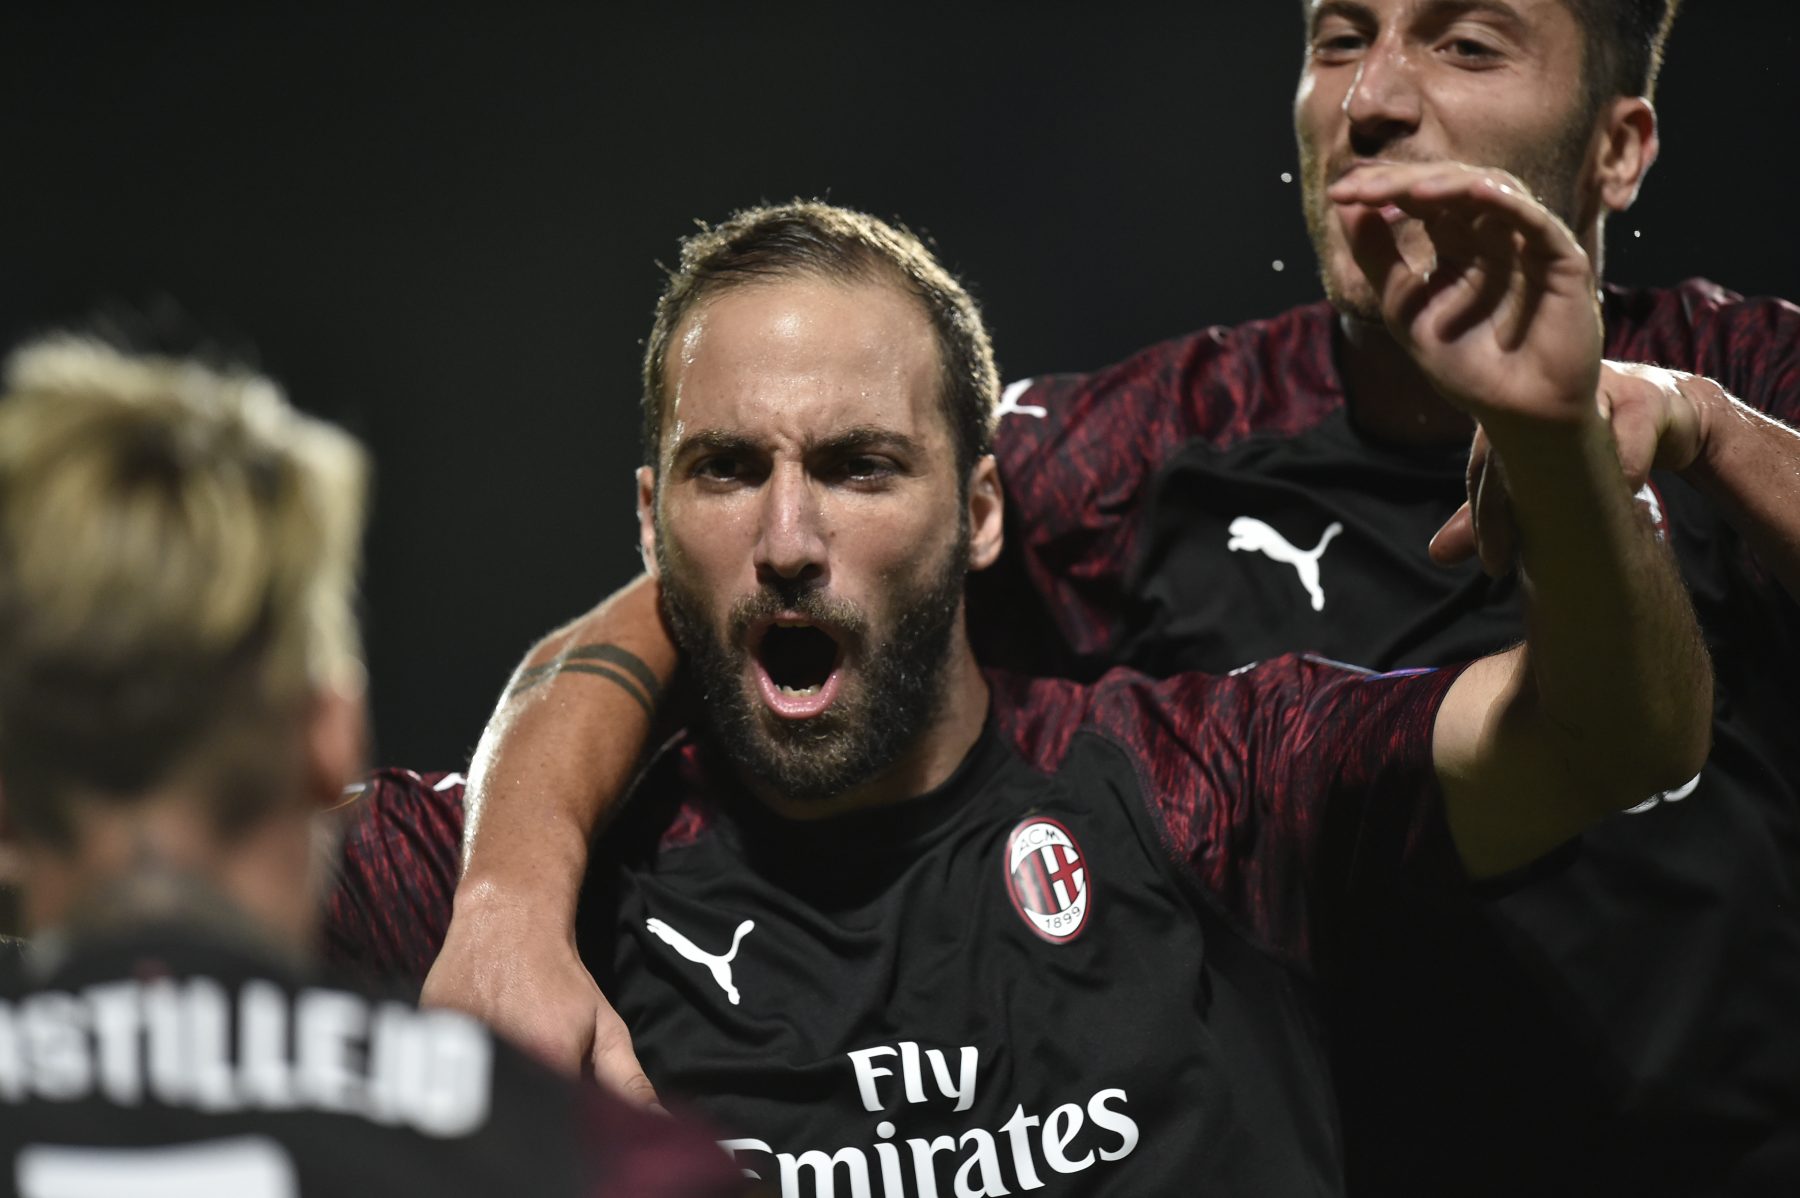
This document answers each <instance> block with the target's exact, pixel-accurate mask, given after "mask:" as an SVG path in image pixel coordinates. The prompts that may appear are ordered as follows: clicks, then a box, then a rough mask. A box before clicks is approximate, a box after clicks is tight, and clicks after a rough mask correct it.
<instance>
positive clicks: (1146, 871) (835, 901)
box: [579, 658, 1460, 1198]
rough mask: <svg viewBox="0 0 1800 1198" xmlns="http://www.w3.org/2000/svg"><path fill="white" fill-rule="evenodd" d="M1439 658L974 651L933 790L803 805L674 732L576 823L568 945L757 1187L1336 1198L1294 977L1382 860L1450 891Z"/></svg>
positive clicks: (1137, 1197)
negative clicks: (1159, 666)
mask: <svg viewBox="0 0 1800 1198" xmlns="http://www.w3.org/2000/svg"><path fill="white" fill-rule="evenodd" d="M1453 677H1454V675H1453V673H1451V672H1448V671H1445V672H1439V673H1430V674H1425V675H1421V676H1408V677H1374V676H1369V675H1364V674H1360V673H1356V672H1351V671H1346V670H1344V669H1342V668H1340V667H1335V666H1331V665H1328V664H1323V663H1319V662H1316V661H1311V660H1301V659H1293V658H1289V659H1283V660H1282V661H1279V662H1274V663H1270V664H1268V665H1266V666H1264V667H1261V668H1259V669H1256V670H1253V671H1249V672H1246V673H1244V674H1241V675H1239V676H1236V677H1232V678H1213V677H1209V676H1203V675H1184V676H1181V677H1179V678H1176V679H1173V680H1170V681H1167V682H1163V683H1152V682H1150V681H1149V680H1147V679H1145V678H1143V677H1142V676H1140V675H1133V674H1125V673H1122V672H1121V673H1116V674H1112V675H1109V676H1107V677H1106V678H1105V679H1102V680H1101V681H1100V682H1099V683H1098V684H1097V685H1095V686H1092V687H1083V686H1077V685H1075V684H1070V683H1057V682H1022V681H1014V680H1008V679H1003V678H995V679H993V685H994V699H993V710H992V715H991V717H990V720H989V723H988V726H987V728H986V729H985V730H984V732H983V734H982V737H981V739H980V741H979V742H978V744H977V746H976V748H975V749H974V750H973V751H972V752H971V753H970V755H969V757H968V758H967V759H966V760H965V761H964V763H963V764H962V766H961V767H960V769H959V770H958V771H957V773H956V774H955V775H954V776H953V777H952V778H951V779H950V780H949V781H948V782H946V783H945V784H944V785H943V786H942V787H941V788H940V789H938V790H937V791H934V792H933V793H931V794H929V795H926V796H923V797H920V798H917V799H914V800H910V801H908V802H904V803H900V804H896V805H893V806H890V807H886V808H882V809H878V810H873V811H868V812H862V813H857V814H852V815H846V816H842V817H837V818H832V819H828V820H823V821H792V820H786V819H782V818H779V817H776V816H774V815H773V814H771V813H770V812H769V811H768V810H767V809H766V808H765V807H763V806H762V805H760V804H759V803H757V802H756V801H755V800H753V799H750V798H747V797H746V796H744V795H742V794H741V793H739V792H738V790H737V788H736V785H735V783H734V782H733V781H732V780H731V773H730V771H729V769H723V770H721V769H718V768H716V767H715V766H714V765H713V763H711V762H710V761H709V760H708V755H707V754H706V752H705V751H704V750H703V749H702V748H701V747H700V745H699V744H697V743H695V742H693V741H681V742H678V743H677V744H676V745H675V746H674V747H673V748H670V749H667V750H665V752H664V754H663V755H662V757H661V758H660V759H659V761H658V762H657V764H656V765H655V766H654V767H653V768H652V770H651V771H650V773H649V774H648V775H647V777H646V778H645V780H644V781H643V782H642V783H641V784H640V786H639V788H638V790H637V792H636V794H635V795H634V797H633V799H632V800H631V804H630V806H629V807H628V808H627V811H626V814H625V816H624V818H623V821H622V822H621V823H620V824H619V825H617V826H615V827H614V828H613V829H612V830H610V831H609V833H608V836H607V837H606V838H605V840H604V841H603V843H602V844H601V845H600V846H598V848H597V850H596V852H597V856H596V859H595V862H594V865H593V867H592V868H591V869H590V873H589V879H590V882H589V887H588V889H587V892H586V893H585V894H584V898H583V905H582V911H581V918H580V921H579V924H580V931H579V935H580V941H581V945H582V951H583V958H584V960H586V961H587V962H588V963H589V965H590V966H591V967H592V968H593V969H594V970H595V974H596V978H597V980H598V981H599V982H600V984H601V987H602V989H603V990H604V991H605V993H606V994H607V995H608V997H609V998H610V999H611V1001H612V1002H613V1004H614V1006H615V1007H617V1008H618V1010H619V1012H620V1013H621V1015H623V1017H624V1018H625V1021H626V1023H627V1025H628V1026H629V1027H630V1028H631V1029H632V1037H633V1043H634V1045H635V1047H636V1050H637V1053H638V1057H639V1059H640V1060H641V1061H642V1062H643V1064H644V1066H645V1069H646V1071H647V1072H648V1073H649V1075H650V1077H651V1078H652V1080H653V1081H654V1082H655V1083H656V1085H657V1087H658V1090H659V1092H662V1093H666V1094H676V1095H680V1096H682V1097H684V1098H687V1099H690V1100H691V1101H693V1102H694V1103H696V1104H697V1105H699V1106H700V1108H701V1109H702V1110H703V1111H705V1112H706V1113H707V1114H708V1115H709V1116H711V1117H712V1118H713V1120H714V1121H715V1122H716V1123H717V1124H719V1125H720V1126H721V1127H722V1128H724V1129H725V1130H726V1132H727V1133H728V1135H729V1136H730V1137H731V1138H730V1139H729V1140H728V1141H727V1144H728V1146H729V1147H731V1148H732V1150H733V1151H734V1153H735V1155H736V1156H737V1158H738V1161H739V1163H740V1164H742V1165H743V1166H744V1167H745V1168H746V1169H748V1170H750V1171H751V1172H753V1173H755V1174H756V1175H757V1176H759V1177H760V1178H761V1179H763V1180H764V1181H765V1182H768V1183H772V1184H774V1185H775V1186H776V1187H778V1190H779V1192H780V1193H781V1194H782V1195H783V1196H784V1198H815V1196H823V1195H831V1194H839V1195H843V1194H852V1195H862V1196H875V1198H903V1196H904V1198H913V1196H917V1195H934V1194H941V1195H950V1194H958V1195H975V1194H983V1195H999V1194H1017V1193H1025V1192H1035V1191H1041V1192H1042V1193H1044V1194H1046V1195H1065V1194H1070V1195H1072V1194H1083V1195H1102V1194H1105V1195H1132V1196H1134V1198H1142V1196H1145V1195H1164V1194H1197V1195H1246V1196H1249V1195H1284V1196H1297V1195H1328V1194H1336V1193H1339V1192H1340V1189H1341V1162H1340V1159H1339V1158H1340V1144H1339V1136H1338V1131H1337V1123H1336V1118H1335V1114H1334V1110H1333V1104H1332V1101H1331V1098H1330V1092H1329V1082H1328V1077H1327V1069H1326V1064H1325V1059H1324V1056H1323V1048H1322V1045H1321V1042H1320V1039H1319V1036H1318V1029H1317V1026H1316V1020H1315V1017H1314V1012H1313V1009H1312V995H1311V991H1312V988H1313V984H1314V973H1315V970H1316V968H1317V965H1318V963H1319V962H1320V961H1321V960H1322V959H1324V958H1325V957H1327V956H1328V955H1329V954H1330V953H1331V952H1332V948H1331V945H1332V944H1333V943H1334V942H1335V941H1336V939H1337V938H1338V936H1339V934H1340V930H1341V929H1342V928H1343V927H1344V926H1345V925H1347V924H1351V923H1354V922H1355V921H1356V920H1357V919H1359V918H1361V914H1360V913H1361V910H1362V908H1363V906H1364V904H1365V903H1366V902H1367V901H1368V898H1369V895H1370V894H1371V893H1378V892H1379V891H1381V890H1382V889H1384V888H1385V887H1387V886H1388V885H1390V884H1391V881H1392V878H1393V877H1394V876H1395V875H1396V874H1397V873H1399V872H1400V871H1401V870H1402V869H1403V868H1407V869H1411V870H1413V871H1416V872H1418V873H1420V874H1430V875H1433V876H1436V877H1438V878H1440V879H1442V880H1443V881H1444V883H1445V884H1446V885H1447V886H1450V887H1451V888H1454V887H1455V886H1456V885H1458V884H1459V882H1458V881H1457V879H1459V878H1460V871H1459V867H1458V866H1457V864H1456V861H1455V856H1454V851H1453V849H1452V847H1451V846H1450V844H1449V840H1448V832H1447V830H1446V828H1445V826H1444V823H1443V820H1442V810H1441V803H1440V801H1439V798H1438V792H1437V787H1436V781H1435V774H1434V772H1433V770H1432V768H1431V750H1430V745H1431V730H1432V727H1433V722H1434V719H1435V715H1436V711H1437V708H1438V705H1439V703H1440V702H1441V699H1442V696H1443V695H1444V693H1445V692H1446V690H1447V689H1448V687H1449V684H1450V682H1451V681H1452V680H1453Z"/></svg>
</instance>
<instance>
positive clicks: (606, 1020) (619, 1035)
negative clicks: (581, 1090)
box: [592, 1006, 662, 1110]
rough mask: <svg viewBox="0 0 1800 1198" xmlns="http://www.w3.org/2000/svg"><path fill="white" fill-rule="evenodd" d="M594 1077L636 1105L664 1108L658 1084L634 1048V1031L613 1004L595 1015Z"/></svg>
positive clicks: (604, 1007)
mask: <svg viewBox="0 0 1800 1198" xmlns="http://www.w3.org/2000/svg"><path fill="white" fill-rule="evenodd" d="M592 1064H593V1069H594V1080H595V1081H597V1082H599V1083H600V1084H601V1085H603V1086H605V1087H606V1088H607V1089H609V1090H611V1091H612V1092H613V1093H615V1094H617V1095H619V1097H621V1098H623V1099H625V1100H626V1101H627V1102H630V1103H632V1104H634V1105H636V1106H644V1107H652V1108H655V1109H659V1110H660V1109H661V1107H662V1104H661V1102H659V1101H658V1100H657V1097H656V1087H655V1086H653V1085H651V1084H650V1078H649V1077H648V1076H647V1075H646V1074H645V1073H644V1067H643V1066H642V1065H640V1064H639V1063H638V1059H637V1053H636V1052H634V1051H632V1047H631V1033H630V1032H628V1031H627V1030H626V1029H625V1021H624V1020H622V1019H620V1018H619V1016H618V1013H617V1012H615V1011H614V1010H613V1009H612V1008H611V1007H610V1006H603V1007H602V1009H601V1010H599V1011H597V1012H595V1015H594V1051H593V1057H592Z"/></svg>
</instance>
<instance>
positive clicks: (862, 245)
mask: <svg viewBox="0 0 1800 1198" xmlns="http://www.w3.org/2000/svg"><path fill="white" fill-rule="evenodd" d="M698 241H699V242H700V243H703V244H696V243H690V246H689V250H688V253H687V254H685V255H684V258H683V263H684V272H685V271H686V269H687V268H689V267H693V268H695V269H697V270H698V269H700V268H702V267H703V268H704V272H703V274H700V275H697V276H696V278H704V279H708V280H710V282H709V283H708V284H707V285H706V286H704V287H700V286H699V284H698V282H696V281H694V280H689V279H688V278H686V276H685V273H684V275H678V276H677V278H676V279H675V280H674V281H673V282H672V283H671V287H670V295H669V296H665V298H664V301H663V303H662V305H661V307H660V308H659V311H658V317H657V331H656V334H655V335H654V337H653V339H652V343H651V351H650V359H649V360H650V365H649V366H647V368H646V371H645V374H646V380H647V392H646V394H647V395H648V396H649V397H651V398H650V400H649V408H650V411H651V413H652V424H651V428H653V429H655V430H656V432H657V440H656V442H655V444H654V449H653V453H652V461H654V462H655V463H656V465H655V466H654V467H649V466H647V467H645V468H643V469H642V470H640V472H639V500H640V526H641V533H642V538H643V546H644V550H645V556H646V560H647V561H648V562H649V563H650V565H651V568H652V569H653V570H654V571H655V572H656V573H657V574H658V576H659V578H660V581H661V584H662V591H663V599H664V610H665V612H666V613H667V615H668V617H669V621H670V625H671V627H672V629H673V631H674V633H675V635H676V639H677V640H678V641H679V643H680V644H681V646H682V648H683V649H684V650H686V651H687V653H688V655H689V658H690V660H691V661H692V663H693V664H694V666H695V669H696V673H697V675H698V677H699V679H700V681H701V684H702V689H703V691H704V694H705V699H706V704H707V712H708V716H709V723H710V725H711V727H712V729H713V731H714V733H715V734H716V736H717V738H718V739H719V740H720V741H721V742H722V745H723V747H724V748H725V749H726V750H727V751H728V752H729V753H730V755H731V756H732V758H733V759H734V761H735V762H736V763H737V764H738V766H739V767H740V769H741V771H742V772H743V773H744V774H745V775H746V777H748V778H751V779H753V780H754V781H755V782H756V783H757V784H758V786H759V787H760V788H762V789H763V790H764V791H765V792H766V793H770V794H773V795H777V796H779V797H781V798H784V799H788V800H794V801H804V800H828V799H836V798H841V797H844V796H846V795H847V794H849V793H850V792H852V791H854V790H855V789H856V788H858V787H859V786H862V785H863V784H864V783H868V782H872V781H874V780H876V779H878V778H880V777H894V776H895V773H894V771H895V770H898V771H900V772H904V771H905V769H906V762H907V760H909V757H908V755H909V754H912V753H914V751H915V750H916V749H917V748H918V746H919V745H920V744H921V743H922V737H923V736H924V733H925V732H926V731H927V730H928V729H929V728H931V727H933V726H934V724H933V721H934V720H936V719H937V718H938V717H939V715H940V712H941V710H942V706H943V700H944V696H945V694H946V693H947V687H949V686H950V685H953V684H954V683H955V681H956V680H958V679H961V678H964V677H966V675H965V674H963V673H961V672H960V671H964V670H972V669H973V664H972V659H971V658H969V656H968V647H967V642H966V640H965V639H964V636H963V627H962V593H963V579H964V576H965V575H966V574H967V572H968V571H969V570H971V569H980V568H982V567H984V566H986V565H987V564H989V563H990V562H992V560H993V559H994V557H995V555H996V554H997V553H998V551H999V543H1000V501H999V494H1000V492H999V484H998V480H997V474H996V472H995V469H994V463H993V458H992V457H991V456H989V455H987V454H986V453H985V452H983V451H984V450H985V438H986V435H987V428H988V423H989V419H990V413H991V410H992V405H993V401H994V393H995V390H996V388H995V386H994V369H993V363H992V357H991V355H990V354H989V353H988V351H987V337H986V333H985V332H984V331H983V329H982V326H981V323H980V319H979V317H978V315H977V313H976V310H975V307H974V305H973V304H971V303H970V302H969V300H968V297H967V295H966V294H965V293H964V292H963V290H962V289H961V288H960V287H959V286H957V285H956V283H955V281H954V280H953V279H951V278H950V276H949V275H948V274H947V273H946V272H945V271H944V270H943V269H942V267H940V266H939V265H938V264H937V263H936V262H934V261H933V260H932V259H931V257H930V255H929V254H928V253H927V252H926V251H925V250H924V248H923V247H922V246H920V245H919V244H918V243H917V242H916V241H915V240H913V239H912V238H911V237H909V236H907V235H906V234H903V233H899V232H897V231H895V230H893V229H891V228H889V227H887V226H885V225H883V224H881V223H880V222H878V221H875V220H873V219H871V218H869V217H866V216H862V215H861V214H858V213H851V212H845V211H843V210H841V209H833V208H827V207H824V206H822V205H817V204H806V205H790V206H787V207H785V208H781V209H765V210H761V211H759V212H757V213H750V214H745V215H742V216H740V217H738V218H736V219H735V220H734V221H733V222H732V223H731V224H730V225H728V226H725V227H723V228H721V229H720V230H716V231H714V232H712V233H708V234H703V235H702V237H701V238H700V239H698ZM871 247H885V248H883V249H881V251H880V256H879V257H874V256H872V255H874V254H876V252H877V251H876V250H875V249H872V248H871ZM896 256H897V257H898V261H896ZM725 263H729V264H731V265H730V266H729V269H727V268H726V266H724V265H722V264H725ZM922 289H926V290H929V291H930V292H931V293H932V295H934V296H935V297H937V298H935V299H924V298H922V295H921V291H922ZM947 344H948V345H951V346H953V347H955V348H952V349H951V350H949V351H947V350H946V345H947ZM665 359H666V369H665V368H663V366H661V365H659V364H660V363H662V362H664V360H665ZM947 361H950V362H955V363H957V364H956V365H951V366H946V362H947ZM947 397H948V398H947ZM664 408H666V410H661V411H659V409H664ZM971 455H973V456H971ZM890 767H893V769H890Z"/></svg>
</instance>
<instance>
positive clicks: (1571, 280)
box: [1327, 162, 1602, 446]
mask: <svg viewBox="0 0 1800 1198" xmlns="http://www.w3.org/2000/svg"><path fill="white" fill-rule="evenodd" d="M1327 195H1328V196H1329V197H1330V199H1331V200H1332V202H1333V203H1334V204H1335V205H1336V206H1337V211H1338V215H1339V218H1340V219H1341V220H1342V221H1343V222H1344V228H1345V232H1346V234H1347V236H1348V240H1349V244H1350V249H1351V252H1352V253H1353V254H1354V255H1355V257H1356V261H1357V265H1359V266H1360V267H1361V268H1362V270H1363V273H1364V274H1365V275H1367V276H1368V279H1369V281H1370V283H1371V284H1372V285H1373V286H1374V288H1375V293H1376V295H1377V297H1378V299H1379V302H1380V305H1381V312H1382V316H1383V318H1384V319H1385V321H1386V322H1387V326H1388V329H1389V331H1390V332H1391V333H1392V334H1393V336H1394V337H1395V338H1396V339H1397V340H1398V341H1399V342H1400V344H1401V345H1402V346H1403V347H1405V348H1406V350H1407V351H1408V352H1409V353H1410V354H1411V355H1412V357H1413V360H1414V361H1415V362H1416V363H1417V364H1418V365H1419V367H1420V369H1421V370H1423V371H1424V373H1425V375H1426V377H1427V378H1429V379H1430V380H1431V382H1432V384H1433V386H1435V387H1436V388H1437V390H1438V391H1439V392H1440V393H1442V394H1443V396H1444V397H1445V398H1446V399H1448V400H1449V401H1450V402H1451V403H1453V404H1455V405H1456V406H1457V407H1459V408H1461V409H1462V410H1464V411H1466V412H1468V413H1469V414H1470V415H1472V416H1474V417H1475V418H1476V419H1477V420H1478V421H1479V422H1480V423H1481V424H1482V425H1483V426H1484V427H1485V428H1486V429H1487V432H1488V434H1489V436H1491V437H1493V438H1495V439H1496V440H1497V441H1499V442H1500V444H1501V445H1502V446H1504V445H1505V443H1506V441H1507V440H1508V439H1510V438H1511V436H1512V435H1513V434H1514V433H1515V431H1516V432H1527V431H1530V430H1533V429H1537V428H1545V427H1549V426H1568V425H1572V424H1579V423H1581V422H1582V421H1583V420H1585V419H1587V418H1589V417H1590V416H1591V414H1592V412H1593V410H1594V409H1593V402H1592V397H1593V395H1594V393H1595V386H1596V382H1597V377H1598V369H1599V361H1600V347H1601V343H1602V331H1601V323H1600V304H1599V297H1598V292H1597V290H1596V283H1595V279H1594V273H1593V267H1592V264H1591V263H1590V262H1589V261H1588V256H1587V253H1586V252H1585V251H1584V250H1583V249H1582V248H1581V246H1580V245H1579V244H1578V243H1577V242H1576V240H1575V238H1574V235H1573V234H1571V233H1570V232H1569V230H1568V228H1567V227H1566V226H1565V225H1564V224H1563V223H1562V222H1561V221H1560V220H1558V219H1557V218H1556V217H1555V216H1554V215H1553V214H1552V213H1551V212H1550V211H1549V210H1548V209H1546V208H1545V207H1544V206H1543V205H1542V204H1540V203H1539V202H1538V201H1537V200H1536V199H1534V198H1533V197H1532V196H1531V194H1530V192H1528V191H1527V190H1526V189H1525V187H1524V186H1523V185H1522V184H1521V183H1519V181H1518V180H1516V179H1514V178H1513V177H1512V176H1510V175H1507V174H1505V173H1504V172H1501V171H1495V170H1491V169H1486V168H1481V167H1472V166H1466V165H1464V164H1461V163H1455V162H1431V163H1372V164H1369V165H1366V166H1362V167H1359V168H1357V169H1356V170H1353V171H1351V172H1350V173H1349V174H1347V175H1345V176H1344V177H1343V178H1341V179H1339V180H1338V181H1337V182H1336V183H1334V184H1332V186H1331V189H1330V191H1329V192H1328V193H1327ZM1409 217H1410V218H1413V219H1414V220H1416V221H1418V224H1419V228H1420V230H1421V231H1422V233H1423V237H1424V240H1425V242H1427V243H1428V244H1429V247H1430V250H1431V254H1430V260H1429V261H1424V262H1419V261H1409V260H1408V259H1407V257H1406V256H1405V254H1403V253H1402V250H1401V246H1400V244H1399V242H1398V241H1397V239H1396V237H1395V226H1396V225H1398V224H1399V223H1400V222H1402V221H1403V220H1405V219H1406V218H1409Z"/></svg>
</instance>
